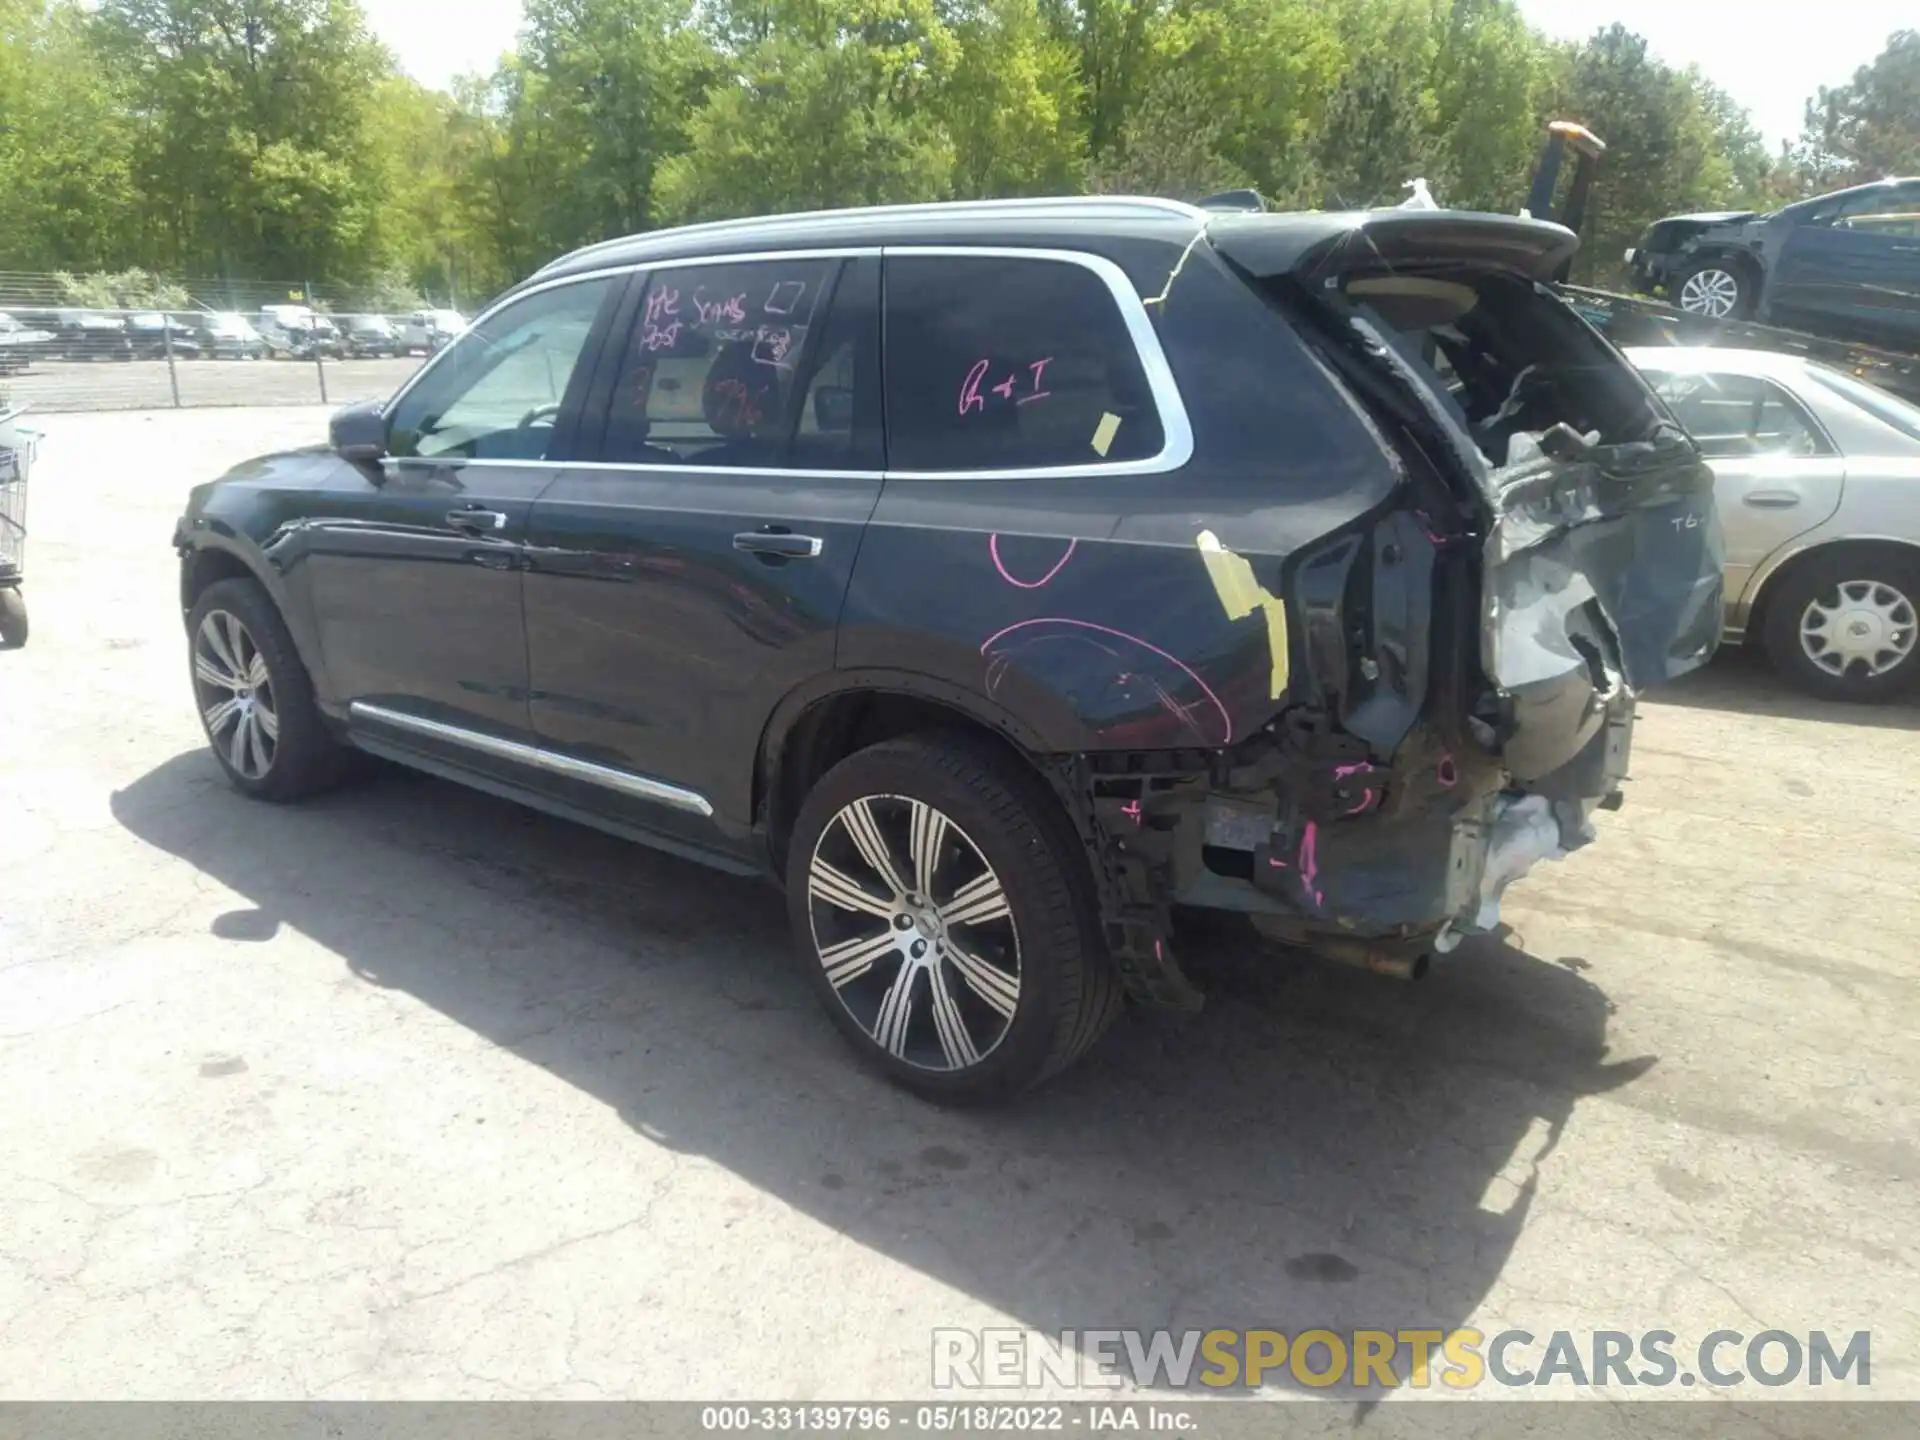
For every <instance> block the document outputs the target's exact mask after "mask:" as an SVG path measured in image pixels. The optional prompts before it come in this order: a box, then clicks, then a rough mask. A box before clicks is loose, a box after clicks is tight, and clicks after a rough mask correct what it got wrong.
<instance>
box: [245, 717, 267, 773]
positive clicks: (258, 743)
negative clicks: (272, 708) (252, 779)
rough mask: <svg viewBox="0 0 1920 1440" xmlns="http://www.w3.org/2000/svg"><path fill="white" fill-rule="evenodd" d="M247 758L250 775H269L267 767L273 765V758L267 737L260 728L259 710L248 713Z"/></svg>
mask: <svg viewBox="0 0 1920 1440" xmlns="http://www.w3.org/2000/svg"><path fill="white" fill-rule="evenodd" d="M247 757H248V761H249V769H248V770H247V773H248V774H249V775H255V776H259V775H264V774H266V773H267V767H268V766H269V765H271V764H272V763H273V761H272V757H271V756H269V755H268V754H267V737H266V735H265V733H264V732H263V731H262V730H261V728H260V712H259V711H258V710H249V711H248V712H247Z"/></svg>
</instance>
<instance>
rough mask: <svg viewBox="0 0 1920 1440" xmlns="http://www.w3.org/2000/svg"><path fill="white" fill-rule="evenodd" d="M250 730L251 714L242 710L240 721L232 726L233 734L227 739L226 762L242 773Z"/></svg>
mask: <svg viewBox="0 0 1920 1440" xmlns="http://www.w3.org/2000/svg"><path fill="white" fill-rule="evenodd" d="M252 732H253V716H252V715H250V714H248V713H247V712H246V711H245V710H242V711H241V712H240V722H239V723H238V724H237V725H235V726H234V727H233V735H232V736H231V737H230V738H229V739H228V741H227V763H228V764H229V765H231V766H233V768H234V769H236V770H238V771H239V772H240V773H241V774H242V775H245V774H246V773H247V736H248V735H250V734H251V733H252Z"/></svg>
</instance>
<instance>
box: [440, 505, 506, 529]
mask: <svg viewBox="0 0 1920 1440" xmlns="http://www.w3.org/2000/svg"><path fill="white" fill-rule="evenodd" d="M447 524H449V525H451V526H452V527H453V528H454V529H456V530H464V531H466V532H467V533H468V534H469V535H494V534H498V533H499V532H500V531H502V530H504V529H506V528H507V517H506V516H505V515H503V514H501V513H500V512H499V511H498V510H483V509H482V508H481V507H480V506H478V505H469V506H467V507H465V508H464V509H461V510H449V511H448V512H447Z"/></svg>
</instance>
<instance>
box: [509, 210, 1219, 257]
mask: <svg viewBox="0 0 1920 1440" xmlns="http://www.w3.org/2000/svg"><path fill="white" fill-rule="evenodd" d="M1063 208H1064V209H1070V210H1071V209H1086V210H1095V211H1097V210H1107V211H1112V212H1119V213H1123V214H1136V215H1139V214H1145V215H1176V216H1181V217H1184V218H1187V219H1191V220H1200V221H1204V220H1206V218H1207V212H1206V211H1204V210H1202V209H1201V208H1200V207H1199V206H1197V205H1189V204H1187V202H1186V201H1184V200H1166V199H1162V198H1160V197H1158V196H1152V195H1047V196H1035V197H1032V198H1022V199H1014V200H935V201H929V202H925V203H921V204H915V205H856V206H850V207H847V208H845V209H839V210H796V211H791V212H788V213H786V214H780V215H743V216H740V217H738V218H736V219H733V220H706V221H702V222H701V223H699V224H697V225H676V226H673V227H671V228H669V229H666V230H647V231H643V232H641V233H640V234H638V235H621V236H616V237H615V238H614V239H611V240H600V241H597V242H595V243H594V244H592V245H583V246H581V247H580V248H579V249H578V250H573V251H569V252H568V253H567V254H565V255H562V256H560V257H559V258H558V259H555V260H550V261H548V262H547V263H546V264H545V265H543V266H541V267H540V269H538V270H537V271H535V272H534V273H535V274H536V275H544V274H546V273H547V272H548V271H549V270H552V269H554V268H555V267H556V266H558V265H561V264H563V263H565V262H566V261H569V260H578V259H580V258H581V257H583V256H589V255H597V254H600V253H602V252H603V251H607V250H614V249H618V248H619V247H620V246H623V245H628V244H631V243H632V242H634V241H636V240H655V239H665V238H667V237H670V236H679V235H719V234H724V233H725V232H727V231H729V230H747V229H752V228H754V227H756V226H760V225H773V224H780V223H783V222H784V223H802V224H804V223H806V222H809V221H815V220H844V219H847V218H848V217H849V216H854V215H881V216H884V215H931V214H948V215H953V216H956V217H965V216H968V215H997V214H1002V213H1009V212H1011V213H1016V214H1017V213H1018V212H1020V211H1022V210H1035V211H1045V210H1053V209H1063Z"/></svg>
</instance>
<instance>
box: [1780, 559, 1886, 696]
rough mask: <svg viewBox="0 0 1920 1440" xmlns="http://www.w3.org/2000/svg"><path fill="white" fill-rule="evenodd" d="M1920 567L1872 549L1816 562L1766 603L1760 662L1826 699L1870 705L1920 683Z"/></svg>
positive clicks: (1784, 583)
mask: <svg viewBox="0 0 1920 1440" xmlns="http://www.w3.org/2000/svg"><path fill="white" fill-rule="evenodd" d="M1917 606H1920V563H1916V562H1914V561H1912V560H1906V559H1904V558H1902V557H1899V556H1896V555H1890V554H1883V553H1878V552H1875V551H1871V550H1850V551H1839V552H1836V553H1834V554H1832V555H1829V556H1823V557H1816V558H1815V559H1813V560H1811V561H1809V562H1808V563H1807V564H1805V565H1803V566H1800V567H1799V568H1798V569H1796V570H1795V571H1794V572H1792V573H1790V574H1789V575H1788V576H1787V577H1786V578H1785V579H1784V580H1783V581H1782V582H1781V587H1780V589H1779V591H1778V592H1777V593H1775V594H1774V595H1773V596H1772V597H1771V598H1770V599H1769V600H1768V601H1767V618H1766V626H1765V632H1764V638H1763V643H1764V645H1765V647H1766V652H1767V659H1768V660H1769V661H1771V662H1772V664H1773V667H1774V668H1775V669H1776V670H1778V671H1779V672H1780V673H1781V674H1782V675H1783V676H1785V677H1786V678H1787V679H1788V680H1790V681H1792V682H1793V684H1795V685H1796V686H1798V687H1799V688H1800V689H1802V690H1805V691H1806V692H1807V693H1808V694H1811V695H1817V696H1819V697H1820V698H1822V699H1825V700H1843V701H1851V702H1853V703H1856V704H1859V703H1866V704H1873V703H1877V702H1879V701H1883V700H1890V699H1892V698H1893V697H1894V696H1895V695H1898V694H1899V693H1900V692H1902V691H1903V690H1906V689H1908V688H1910V687H1911V686H1912V685H1913V684H1914V683H1915V682H1916V681H1920V657H1917V656H1916V651H1917V650H1920V645H1917V644H1916V618H1917V617H1916V613H1915V612H1916V607H1917Z"/></svg>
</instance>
